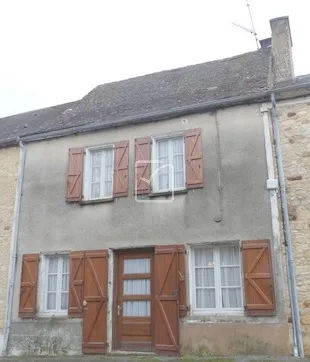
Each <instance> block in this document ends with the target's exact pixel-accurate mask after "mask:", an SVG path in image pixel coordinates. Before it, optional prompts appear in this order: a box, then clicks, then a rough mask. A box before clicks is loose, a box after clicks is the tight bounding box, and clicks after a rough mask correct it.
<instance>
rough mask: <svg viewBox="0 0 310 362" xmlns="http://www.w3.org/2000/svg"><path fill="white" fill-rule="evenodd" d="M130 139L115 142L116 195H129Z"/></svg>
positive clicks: (114, 190)
mask: <svg viewBox="0 0 310 362" xmlns="http://www.w3.org/2000/svg"><path fill="white" fill-rule="evenodd" d="M128 164H129V141H120V142H116V143H115V144H114V187H113V195H114V196H115V197H120V196H127V195H128Z"/></svg>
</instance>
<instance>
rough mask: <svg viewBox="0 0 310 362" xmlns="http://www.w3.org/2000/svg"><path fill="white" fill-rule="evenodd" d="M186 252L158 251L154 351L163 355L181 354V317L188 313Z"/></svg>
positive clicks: (177, 249)
mask: <svg viewBox="0 0 310 362" xmlns="http://www.w3.org/2000/svg"><path fill="white" fill-rule="evenodd" d="M184 255H185V248H184V246H183V245H165V246H156V247H155V320H156V324H155V349H156V352H157V353H160V354H170V355H171V354H178V352H179V316H180V315H181V316H184V315H185V311H186V306H185V304H186V292H185V275H184V274H185V260H184V258H185V256H184Z"/></svg>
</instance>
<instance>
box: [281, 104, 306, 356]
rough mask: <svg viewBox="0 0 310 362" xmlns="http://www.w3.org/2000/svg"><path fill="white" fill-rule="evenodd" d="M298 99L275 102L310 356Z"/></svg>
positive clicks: (302, 108) (302, 114)
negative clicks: (288, 101)
mask: <svg viewBox="0 0 310 362" xmlns="http://www.w3.org/2000/svg"><path fill="white" fill-rule="evenodd" d="M299 102H300V101H299ZM299 102H295V103H291V104H283V105H281V104H278V114H279V123H280V133H281V145H282V152H283V162H284V172H285V177H286V189H287V197H288V207H289V216H290V223H291V233H292V242H293V251H294V261H295V268H296V277H297V288H298V298H299V307H300V315H301V325H302V333H303V341H304V350H305V354H306V355H307V356H309V355H310V100H305V101H303V102H301V103H299Z"/></svg>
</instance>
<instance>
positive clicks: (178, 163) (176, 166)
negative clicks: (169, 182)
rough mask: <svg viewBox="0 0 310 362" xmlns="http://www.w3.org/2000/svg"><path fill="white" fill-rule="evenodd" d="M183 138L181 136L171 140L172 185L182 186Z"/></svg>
mask: <svg viewBox="0 0 310 362" xmlns="http://www.w3.org/2000/svg"><path fill="white" fill-rule="evenodd" d="M183 150H184V139H183V137H180V138H175V139H174V140H173V170H174V187H175V188H180V187H184V151H183Z"/></svg>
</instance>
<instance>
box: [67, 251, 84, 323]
mask: <svg viewBox="0 0 310 362" xmlns="http://www.w3.org/2000/svg"><path fill="white" fill-rule="evenodd" d="M83 299H84V251H75V252H72V253H70V285H69V307H68V316H69V317H71V318H74V317H76V318H81V317H82V316H83Z"/></svg>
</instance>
